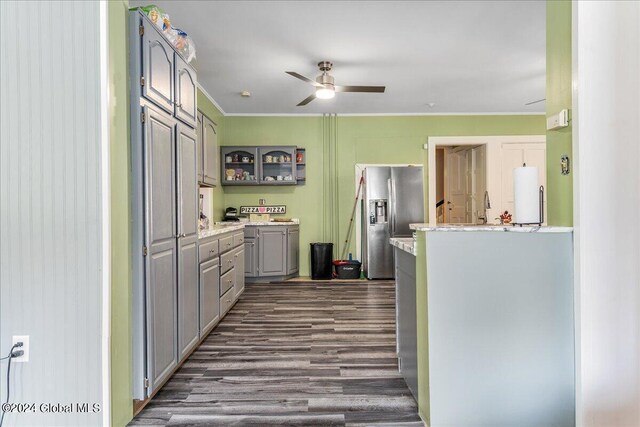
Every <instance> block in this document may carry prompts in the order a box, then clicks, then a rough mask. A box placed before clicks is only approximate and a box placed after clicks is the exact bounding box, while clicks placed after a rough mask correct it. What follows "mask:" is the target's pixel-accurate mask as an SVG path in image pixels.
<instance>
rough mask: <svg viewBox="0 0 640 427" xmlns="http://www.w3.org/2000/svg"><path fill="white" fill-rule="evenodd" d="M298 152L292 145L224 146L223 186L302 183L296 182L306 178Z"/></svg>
mask: <svg viewBox="0 0 640 427" xmlns="http://www.w3.org/2000/svg"><path fill="white" fill-rule="evenodd" d="M299 150H301V149H299V148H297V147H295V146H292V145H286V146H259V147H258V146H236V147H222V148H221V153H220V155H221V157H222V158H221V160H220V162H221V165H222V170H221V179H222V185H297V184H302V183H304V180H298V179H297V177H298V174H300V173H302V174H303V175H302V176H305V175H304V163H303V162H298V161H297V160H298V157H299V155H298V152H299ZM302 151H304V149H302ZM299 163H300V164H299Z"/></svg>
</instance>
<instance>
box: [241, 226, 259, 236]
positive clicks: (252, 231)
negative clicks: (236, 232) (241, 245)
mask: <svg viewBox="0 0 640 427" xmlns="http://www.w3.org/2000/svg"><path fill="white" fill-rule="evenodd" d="M244 237H246V238H247V239H255V238H256V237H258V227H246V226H245V227H244Z"/></svg>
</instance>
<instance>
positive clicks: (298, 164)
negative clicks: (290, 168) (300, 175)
mask: <svg viewBox="0 0 640 427" xmlns="http://www.w3.org/2000/svg"><path fill="white" fill-rule="evenodd" d="M304 165H306V163H304V162H302V163H296V166H304Z"/></svg>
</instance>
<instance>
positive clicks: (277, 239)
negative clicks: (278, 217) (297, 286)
mask: <svg viewBox="0 0 640 427" xmlns="http://www.w3.org/2000/svg"><path fill="white" fill-rule="evenodd" d="M258 236H259V237H258V240H259V247H258V272H259V274H260V276H263V277H268V276H286V274H287V273H286V271H287V230H286V228H285V227H273V226H267V227H260V228H258Z"/></svg>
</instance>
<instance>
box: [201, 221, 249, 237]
mask: <svg viewBox="0 0 640 427" xmlns="http://www.w3.org/2000/svg"><path fill="white" fill-rule="evenodd" d="M244 225H245V224H244V223H237V222H234V223H233V224H232V225H225V224H220V223H217V224H215V225H212V226H210V227H209V228H205V229H204V230H199V231H198V238H200V239H204V238H206V237H211V236H217V235H219V234H224V233H228V232H230V231H237V230H242V229H243V228H244Z"/></svg>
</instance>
